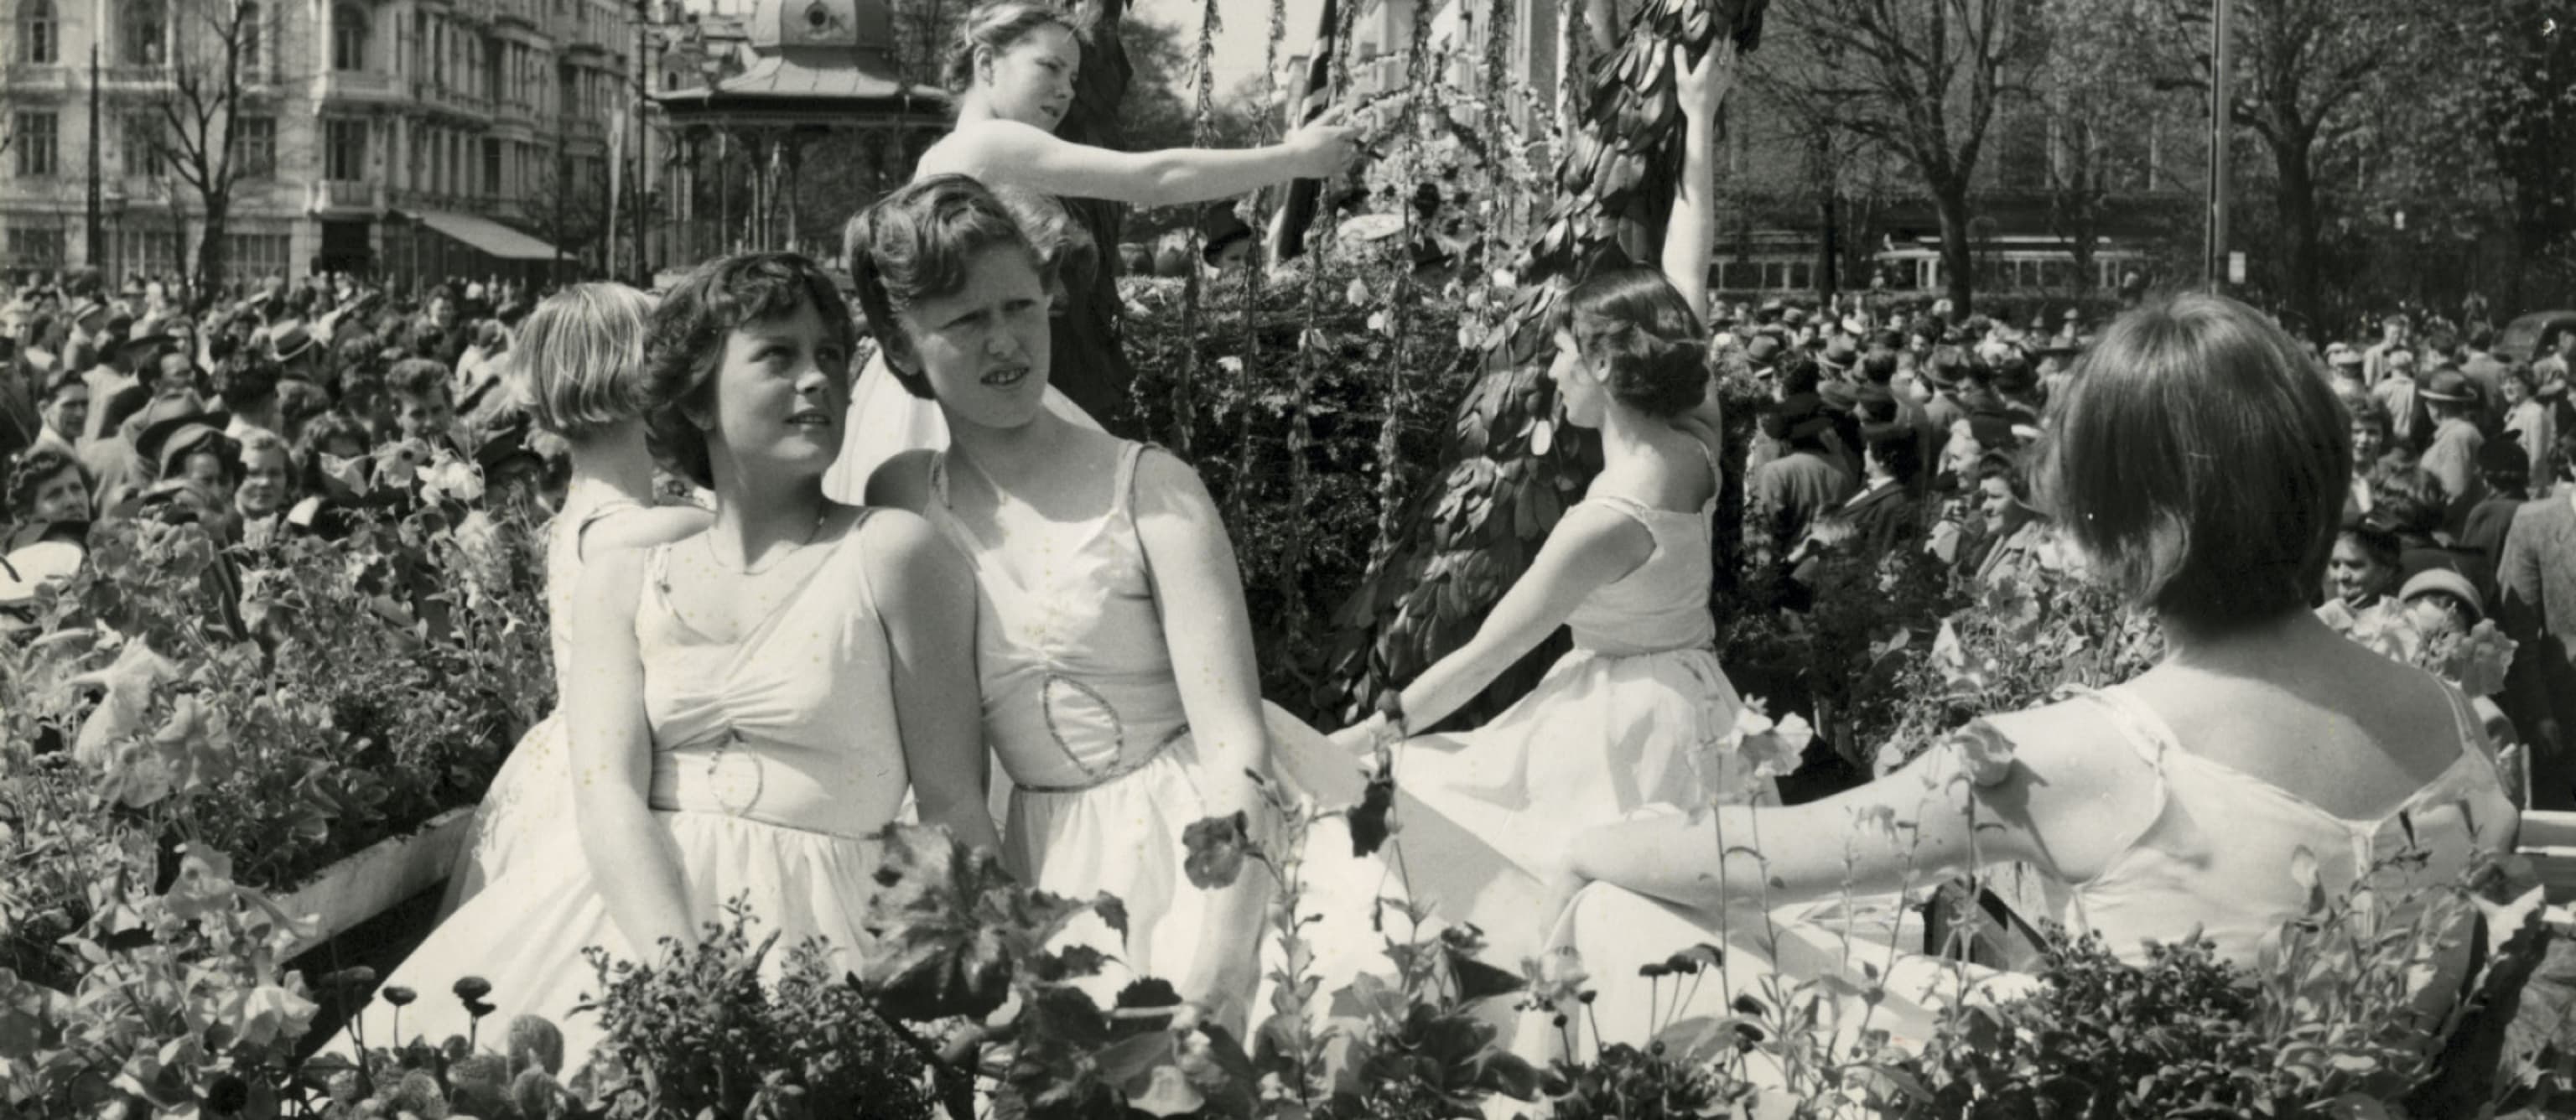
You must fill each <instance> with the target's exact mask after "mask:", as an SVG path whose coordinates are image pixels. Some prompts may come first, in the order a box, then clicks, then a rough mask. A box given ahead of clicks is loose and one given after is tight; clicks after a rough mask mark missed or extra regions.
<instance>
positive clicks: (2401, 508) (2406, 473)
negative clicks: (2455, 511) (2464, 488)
mask: <svg viewBox="0 0 2576 1120" xmlns="http://www.w3.org/2000/svg"><path fill="white" fill-rule="evenodd" d="M2450 508H2451V495H2450V492H2449V491H2448V490H2446V489H2444V488H2443V486H2442V480H2441V478H2440V477H2439V476H2436V475H2435V474H2434V473H2433V472H2431V471H2428V470H2425V469H2423V468H2421V467H2409V468H2406V469H2404V470H2393V471H2390V472H2388V473H2387V474H2386V475H2384V476H2382V477H2381V478H2380V479H2379V481H2377V482H2374V483H2372V484H2371V487H2370V516H2371V519H2372V520H2375V521H2378V522H2379V523H2380V524H2382V525H2386V526H2388V527H2389V528H2390V529H2392V530H2395V531H2397V532H2400V533H2407V534H2412V535H2417V536H2429V535H2431V534H2432V532H2433V530H2435V529H2439V528H2441V527H2442V519H2443V518H2444V517H2445V516H2447V515H2448V514H2449V513H2450Z"/></svg>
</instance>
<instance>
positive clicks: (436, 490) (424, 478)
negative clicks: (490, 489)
mask: <svg viewBox="0 0 2576 1120" xmlns="http://www.w3.org/2000/svg"><path fill="white" fill-rule="evenodd" d="M420 496H421V497H423V498H425V499H428V500H430V501H433V502H434V501H441V500H448V499H452V500H455V501H459V502H470V501H474V500H475V499H477V498H480V497H482V496H483V471H482V469H481V468H479V467H476V466H475V465H474V464H472V463H468V462H466V461H464V460H463V459H459V458H457V457H455V456H453V455H440V456H439V457H438V461H437V462H435V463H432V464H430V465H429V468H428V469H427V470H424V471H421V472H420Z"/></svg>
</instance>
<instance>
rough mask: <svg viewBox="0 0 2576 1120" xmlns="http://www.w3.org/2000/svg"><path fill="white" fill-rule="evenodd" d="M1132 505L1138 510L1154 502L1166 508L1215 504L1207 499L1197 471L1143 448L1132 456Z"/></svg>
mask: <svg viewBox="0 0 2576 1120" xmlns="http://www.w3.org/2000/svg"><path fill="white" fill-rule="evenodd" d="M1136 501H1137V504H1138V505H1139V506H1144V505H1146V504H1147V503H1149V502H1154V503H1160V504H1162V505H1163V506H1165V507H1166V508H1182V507H1190V506H1195V505H1200V504H1204V505H1206V506H1207V507H1208V508H1210V509H1213V508H1215V500H1214V499H1213V498H1211V497H1209V495H1208V488H1207V480H1205V479H1203V478H1200V477H1199V472H1198V468H1196V467H1193V466H1191V465H1189V464H1188V463H1187V462H1184V461H1183V460H1182V459H1181V457H1180V456H1178V455H1175V454H1173V453H1172V452H1170V451H1169V450H1166V449H1164V448H1162V447H1157V446H1155V445H1153V444H1147V445H1145V449H1144V450H1143V451H1140V452H1138V453H1137V456H1136Z"/></svg>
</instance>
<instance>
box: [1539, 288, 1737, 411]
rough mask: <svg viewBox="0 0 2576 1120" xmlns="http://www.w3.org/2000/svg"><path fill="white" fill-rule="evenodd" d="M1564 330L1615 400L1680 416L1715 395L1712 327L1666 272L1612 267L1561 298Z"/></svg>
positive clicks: (1559, 324) (1557, 314) (1557, 322)
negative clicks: (1706, 338)
mask: <svg viewBox="0 0 2576 1120" xmlns="http://www.w3.org/2000/svg"><path fill="white" fill-rule="evenodd" d="M1550 314H1551V319H1552V322H1551V323H1550V324H1549V325H1550V326H1552V327H1554V328H1555V329H1557V330H1560V331H1564V332H1565V333H1567V334H1570V335H1572V336H1574V346H1575V350H1576V351H1577V352H1578V353H1580V354H1582V355H1583V360H1584V362H1585V363H1586V364H1588V365H1590V366H1591V367H1592V368H1594V369H1596V370H1599V371H1601V373H1602V375H1603V381H1604V383H1605V384H1606V385H1607V386H1608V387H1609V389H1610V395H1611V397H1612V398H1614V399H1616V400H1618V401H1619V402H1620V403H1621V404H1625V405H1627V406H1628V407H1630V408H1633V409H1636V410H1637V411H1639V412H1643V413H1645V414H1647V415H1649V416H1658V417H1670V416H1678V415H1681V414H1682V413H1684V412H1688V411H1690V410H1691V409H1692V408H1694V407H1697V406H1698V405H1699V404H1700V403H1701V402H1702V401H1705V400H1707V399H1708V380H1709V367H1708V346H1707V344H1706V343H1703V342H1701V341H1700V337H1701V336H1702V335H1703V334H1705V333H1706V328H1705V327H1704V326H1702V324H1701V323H1700V318H1699V314H1698V313H1697V312H1695V311H1693V310H1692V309H1691V306H1690V302H1689V301H1687V300H1685V299H1683V298H1682V294H1681V293H1680V292H1679V291H1677V290H1675V289H1674V288H1673V283H1672V281H1671V280H1670V279H1667V278H1666V277H1665V276H1664V274H1663V273H1662V272H1660V271H1657V270H1655V269H1651V268H1636V267H1627V268H1613V269H1606V270H1604V271H1601V272H1598V273H1595V274H1593V275H1592V276H1590V277H1587V278H1585V279H1584V280H1583V281H1582V282H1581V283H1579V284H1576V285H1575V286H1574V288H1573V290H1572V291H1569V292H1567V293H1565V295H1563V296H1561V297H1559V298H1558V299H1557V301H1556V306H1555V308H1554V309H1553V310H1552V311H1551V313H1550Z"/></svg>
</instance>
